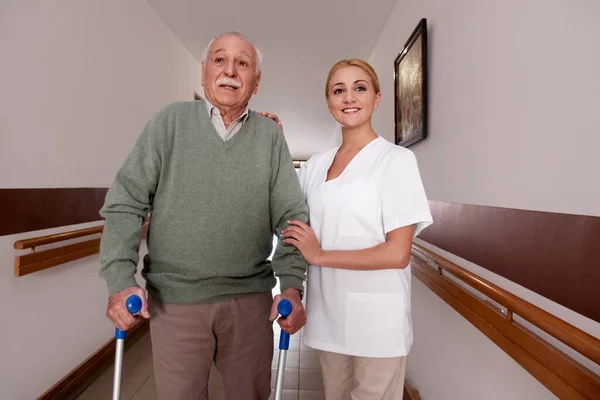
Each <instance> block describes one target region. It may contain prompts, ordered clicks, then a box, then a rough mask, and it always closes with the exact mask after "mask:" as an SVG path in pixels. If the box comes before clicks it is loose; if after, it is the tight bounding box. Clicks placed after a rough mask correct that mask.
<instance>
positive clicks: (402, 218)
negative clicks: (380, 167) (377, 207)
mask: <svg viewBox="0 0 600 400" xmlns="http://www.w3.org/2000/svg"><path fill="white" fill-rule="evenodd" d="M381 205H382V216H383V227H384V230H385V233H388V232H391V231H393V230H395V229H398V228H401V227H404V226H409V225H414V226H415V230H414V236H417V235H418V234H419V233H420V232H421V231H422V230H423V229H425V228H426V227H428V226H429V225H431V224H432V223H433V218H432V217H431V212H430V210H429V203H428V202H427V196H426V194H425V188H424V187H423V182H422V181H421V174H420V173H419V167H418V164H417V159H416V157H415V155H414V154H413V153H412V152H411V151H405V152H402V153H401V154H396V155H395V158H394V160H393V161H392V162H391V163H390V166H389V168H388V170H387V171H386V176H385V179H384V184H383V189H382V195H381Z"/></svg>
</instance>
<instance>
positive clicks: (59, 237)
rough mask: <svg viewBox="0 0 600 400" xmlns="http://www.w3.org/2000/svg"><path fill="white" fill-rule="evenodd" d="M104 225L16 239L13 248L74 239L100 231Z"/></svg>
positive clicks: (20, 248)
mask: <svg viewBox="0 0 600 400" xmlns="http://www.w3.org/2000/svg"><path fill="white" fill-rule="evenodd" d="M103 230H104V226H103V225H101V226H94V227H93V228H86V229H79V230H75V231H69V232H62V233H55V234H53V235H47V236H40V237H35V238H31V239H23V240H17V241H16V242H15V245H14V248H15V250H24V249H31V248H35V247H37V246H43V245H45V244H51V243H57V242H63V241H65V240H69V239H76V238H79V237H83V236H89V235H93V234H95V233H102V231H103Z"/></svg>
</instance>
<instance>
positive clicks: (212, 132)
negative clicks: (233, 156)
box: [196, 101, 253, 151]
mask: <svg viewBox="0 0 600 400" xmlns="http://www.w3.org/2000/svg"><path fill="white" fill-rule="evenodd" d="M198 103H201V104H200V105H199V108H200V109H199V110H198V113H197V114H196V117H197V118H198V122H199V127H200V129H199V131H200V132H205V131H206V132H208V136H210V137H211V138H212V140H213V141H215V143H216V144H217V146H220V147H221V149H222V150H223V151H225V150H227V149H228V148H230V147H232V146H234V145H235V143H237V142H238V141H239V140H240V139H239V138H240V137H242V136H244V135H245V134H246V133H247V132H248V131H249V130H250V125H252V122H253V118H252V113H251V112H250V110H248V117H247V118H246V120H245V121H244V122H243V124H242V127H241V128H240V130H239V131H238V132H237V133H236V134H235V135H233V137H232V138H231V139H229V140H227V141H225V140H223V138H222V137H221V135H219V132H217V129H216V128H215V126H214V125H213V123H212V121H211V120H210V118H208V109H207V108H206V103H205V102H204V101H198Z"/></svg>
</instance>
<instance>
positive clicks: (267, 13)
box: [148, 0, 395, 159]
mask: <svg viewBox="0 0 600 400" xmlns="http://www.w3.org/2000/svg"><path fill="white" fill-rule="evenodd" d="M148 3H150V5H151V6H152V7H153V8H154V9H155V10H156V12H157V13H158V14H159V16H160V17H161V18H162V19H163V20H164V21H165V23H166V24H167V25H168V26H169V27H170V28H171V29H172V30H173V32H174V33H175V35H177V37H178V38H179V39H180V40H181V41H182V42H183V44H184V45H185V46H186V47H187V48H188V49H189V50H190V51H191V52H192V54H193V55H194V56H195V57H196V58H197V59H198V61H201V54H202V50H204V47H205V46H206V45H207V44H208V42H209V41H210V39H211V38H212V37H214V36H216V35H217V34H219V33H222V32H226V31H231V30H234V31H239V32H241V33H243V34H245V35H246V36H248V37H249V38H250V40H252V41H253V42H255V43H256V44H257V45H258V46H259V47H260V48H261V50H262V51H263V54H264V62H263V76H262V79H261V85H260V87H259V91H258V94H257V95H256V96H254V97H253V98H252V100H251V108H252V109H255V110H265V111H269V112H272V113H275V114H277V115H279V117H280V118H281V120H282V122H283V125H284V131H285V135H286V138H287V141H288V144H289V146H290V150H291V152H292V156H293V157H294V158H295V159H306V158H308V157H309V156H310V155H312V154H314V153H315V152H317V151H322V150H325V149H328V148H331V147H334V146H336V145H337V144H338V143H337V131H338V130H337V129H336V124H335V121H334V120H333V119H332V117H331V116H330V115H329V112H328V111H327V106H326V104H325V99H324V93H323V92H324V87H323V86H324V84H325V82H324V81H325V79H326V77H327V73H328V71H329V69H330V68H331V66H332V65H333V64H334V63H335V62H336V61H339V60H340V59H343V58H350V57H358V58H363V59H367V58H368V57H369V55H370V53H371V51H372V49H373V47H374V46H375V43H376V42H377V39H378V38H379V35H380V33H381V31H382V29H383V27H384V25H385V22H386V20H387V17H388V15H389V13H390V11H391V9H392V7H393V5H394V3H395V0H377V1H365V0H303V1H287V0H216V1H198V0H148Z"/></svg>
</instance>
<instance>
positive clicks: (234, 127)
mask: <svg viewBox="0 0 600 400" xmlns="http://www.w3.org/2000/svg"><path fill="white" fill-rule="evenodd" d="M204 101H206V109H207V110H208V117H209V118H210V122H212V124H213V126H214V127H215V129H216V131H217V133H218V134H219V136H221V139H223V141H224V142H226V141H228V140H229V139H231V138H232V137H233V135H235V134H236V133H238V131H239V130H240V128H241V127H242V125H243V124H244V122H245V121H246V119H248V111H249V110H248V106H246V109H245V110H244V112H243V113H242V115H240V116H239V117H238V118H237V119H236V120H235V121H233V122H232V123H231V125H229V128H226V127H225V123H224V122H223V118H222V117H221V112H220V111H219V109H218V108H217V107H215V106H213V105H212V104H211V103H210V101H208V99H204Z"/></svg>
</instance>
